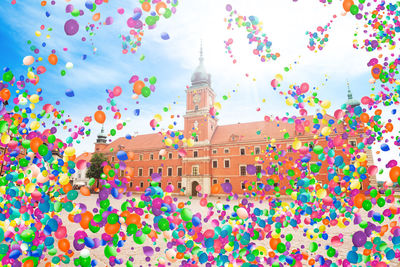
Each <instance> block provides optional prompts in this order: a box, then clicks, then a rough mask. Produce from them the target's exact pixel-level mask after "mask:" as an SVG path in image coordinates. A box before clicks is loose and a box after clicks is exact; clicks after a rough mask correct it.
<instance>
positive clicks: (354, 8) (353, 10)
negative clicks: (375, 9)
mask: <svg viewBox="0 0 400 267" xmlns="http://www.w3.org/2000/svg"><path fill="white" fill-rule="evenodd" d="M350 13H351V14H352V15H357V14H358V6H357V5H352V6H351V7H350Z"/></svg>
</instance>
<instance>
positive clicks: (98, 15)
mask: <svg viewBox="0 0 400 267" xmlns="http://www.w3.org/2000/svg"><path fill="white" fill-rule="evenodd" d="M92 19H93V20H94V21H98V20H99V19H100V13H96V14H94V15H93V17H92Z"/></svg>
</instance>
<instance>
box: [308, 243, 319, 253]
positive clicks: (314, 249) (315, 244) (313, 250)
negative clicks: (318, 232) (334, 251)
mask: <svg viewBox="0 0 400 267" xmlns="http://www.w3.org/2000/svg"><path fill="white" fill-rule="evenodd" d="M309 250H310V251H311V252H315V251H317V250H318V245H317V243H315V242H311V243H310V248H309Z"/></svg>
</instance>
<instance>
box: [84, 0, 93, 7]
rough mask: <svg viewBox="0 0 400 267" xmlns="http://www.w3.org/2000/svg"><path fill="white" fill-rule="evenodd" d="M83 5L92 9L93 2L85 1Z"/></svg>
mask: <svg viewBox="0 0 400 267" xmlns="http://www.w3.org/2000/svg"><path fill="white" fill-rule="evenodd" d="M85 7H86V8H87V9H93V2H92V1H86V3H85Z"/></svg>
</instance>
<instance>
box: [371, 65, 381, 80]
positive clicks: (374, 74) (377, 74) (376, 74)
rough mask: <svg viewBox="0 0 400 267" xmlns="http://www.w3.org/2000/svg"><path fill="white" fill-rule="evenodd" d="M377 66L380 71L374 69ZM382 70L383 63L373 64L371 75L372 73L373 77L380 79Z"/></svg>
mask: <svg viewBox="0 0 400 267" xmlns="http://www.w3.org/2000/svg"><path fill="white" fill-rule="evenodd" d="M376 68H378V69H379V72H378V73H375V72H374V69H376ZM381 72H382V65H381V64H376V65H374V66H372V69H371V75H372V77H374V79H379V75H380V74H381Z"/></svg>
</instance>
